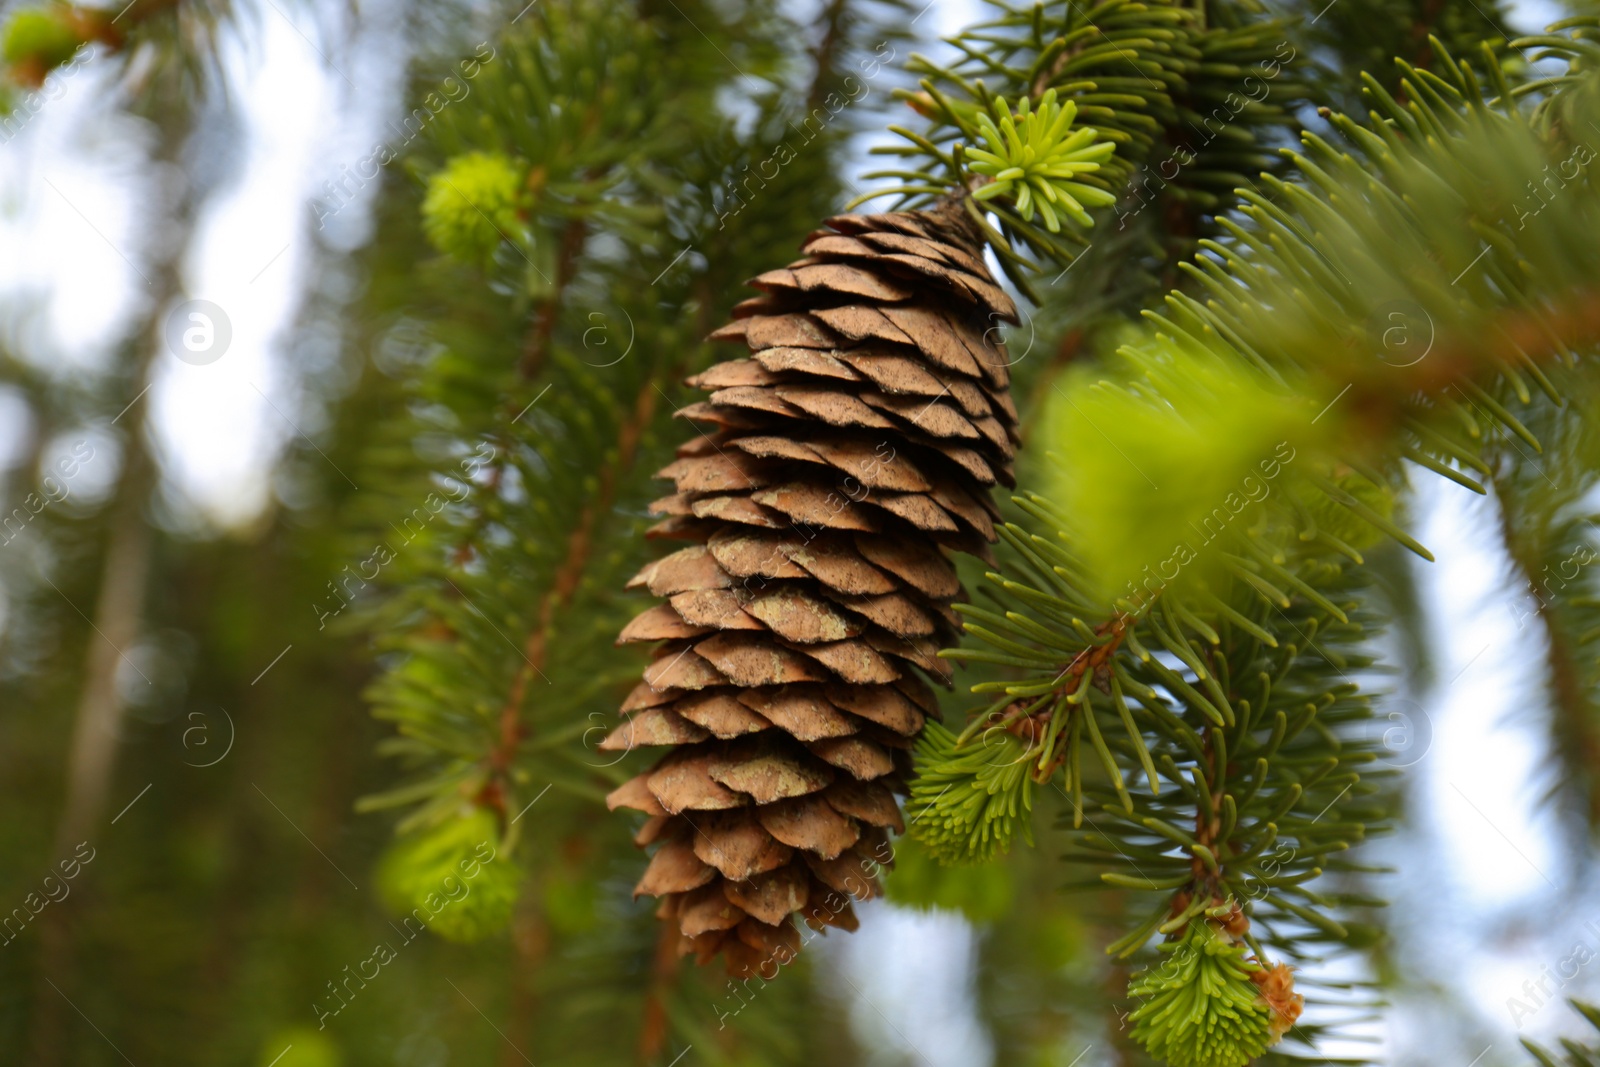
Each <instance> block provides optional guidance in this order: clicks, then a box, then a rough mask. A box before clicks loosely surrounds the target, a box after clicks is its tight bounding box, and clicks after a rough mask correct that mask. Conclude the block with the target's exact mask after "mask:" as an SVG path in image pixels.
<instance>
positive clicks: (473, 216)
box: [422, 152, 526, 264]
mask: <svg viewBox="0 0 1600 1067" xmlns="http://www.w3.org/2000/svg"><path fill="white" fill-rule="evenodd" d="M525 177H526V174H525V171H524V170H523V169H522V168H520V167H518V166H517V164H516V163H514V162H513V161H512V160H510V159H508V158H506V157H505V156H503V155H500V154H499V153H495V152H469V153H467V154H466V155H460V156H456V157H455V158H453V159H451V160H450V162H448V163H446V164H445V166H444V168H443V169H442V170H440V171H438V172H437V173H435V174H434V175H433V176H432V177H430V178H429V179H428V193H427V196H426V197H424V199H423V201H422V228H423V230H424V231H425V232H426V233H427V235H428V240H430V241H432V242H433V245H434V247H435V248H437V249H438V250H439V251H441V252H443V253H445V254H446V255H449V256H454V257H455V258H457V259H459V260H462V261H463V262H466V263H473V264H482V263H484V262H486V261H487V260H488V259H489V257H490V256H491V255H493V254H494V250H495V249H496V248H498V247H499V245H500V242H501V241H503V240H510V239H511V235H512V234H514V233H515V232H517V230H519V229H520V228H521V223H520V220H519V218H518V212H519V210H520V209H521V207H522V200H523V185H524V180H525Z"/></svg>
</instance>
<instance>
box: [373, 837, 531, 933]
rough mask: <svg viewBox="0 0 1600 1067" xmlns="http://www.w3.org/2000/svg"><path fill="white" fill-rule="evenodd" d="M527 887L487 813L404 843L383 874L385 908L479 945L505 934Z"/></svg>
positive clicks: (385, 861) (399, 844)
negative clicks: (411, 916)
mask: <svg viewBox="0 0 1600 1067" xmlns="http://www.w3.org/2000/svg"><path fill="white" fill-rule="evenodd" d="M521 881H522V872H521V870H520V869H519V868H518V867H517V866H516V864H514V863H512V862H511V860H510V859H509V857H507V856H506V855H505V854H504V853H503V851H502V850H501V848H500V832H499V825H498V823H497V821H496V819H495V816H494V814H493V813H492V812H490V811H488V810H486V809H484V808H475V809H473V811H472V812H471V813H470V814H468V815H465V816H463V817H461V818H457V819H452V820H450V821H449V822H446V823H443V824H441V825H439V826H436V827H433V828H431V829H428V830H425V831H423V832H421V833H419V834H416V835H414V836H412V837H409V838H404V839H402V840H401V841H399V842H397V843H396V844H395V845H394V847H393V848H391V849H390V850H389V853H388V855H386V856H385V857H384V858H383V860H382V862H381V864H380V865H379V868H378V891H379V893H380V894H381V895H382V896H383V899H384V902H385V903H386V904H387V905H388V906H389V907H390V908H391V909H392V910H393V911H395V912H396V913H397V914H406V915H415V916H416V917H417V918H418V919H419V921H423V920H425V923H426V925H427V927H428V929H430V930H432V931H433V932H434V933H436V934H438V935H439V936H440V937H442V938H444V939H446V940H447V941H478V940H481V939H483V938H484V937H487V936H488V935H490V934H493V933H496V932H498V931H500V930H503V929H505V927H506V925H507V924H508V923H509V922H510V921H511V909H512V908H513V907H514V906H515V904H516V902H517V894H518V890H519V888H520V886H521Z"/></svg>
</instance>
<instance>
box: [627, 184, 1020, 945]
mask: <svg viewBox="0 0 1600 1067" xmlns="http://www.w3.org/2000/svg"><path fill="white" fill-rule="evenodd" d="M827 226H828V228H827V229H826V230H821V231H818V232H815V233H813V234H812V235H811V236H810V237H808V238H807V239H806V241H805V242H804V243H803V244H802V246H801V250H802V258H800V259H798V260H796V261H795V262H793V263H790V264H789V265H788V266H787V267H784V268H782V269H779V270H774V271H769V272H767V273H766V274H763V275H761V276H760V277H758V278H756V279H754V281H753V282H752V284H753V285H754V286H755V287H756V288H758V289H760V290H762V295H760V296H757V297H754V298H752V299H750V300H746V301H744V302H743V303H741V304H739V305H738V306H737V307H735V308H734V310H733V316H734V317H733V321H732V322H731V323H729V324H728V325H726V326H724V327H722V328H721V329H719V330H717V331H715V332H714V333H713V334H712V335H711V338H712V339H713V340H721V341H728V342H739V343H742V344H743V345H744V346H745V347H746V348H747V349H748V350H749V351H748V353H747V355H745V356H744V357H743V358H738V359H732V360H729V361H727V362H723V363H719V364H717V365H715V366H713V367H712V368H710V369H709V370H707V371H705V372H704V373H702V374H700V375H697V376H696V377H694V378H691V379H689V384H690V385H691V386H694V387H696V388H699V389H703V390H706V391H708V392H709V393H710V395H709V397H707V398H706V399H705V400H704V401H701V402H699V403H695V404H693V405H691V406H689V407H687V408H684V409H683V410H682V411H681V412H680V413H679V414H680V415H682V416H683V417H684V418H685V419H687V420H689V421H691V422H692V423H693V425H694V427H695V429H696V431H697V432H696V433H694V434H693V435H692V436H691V437H690V438H689V440H688V442H687V443H685V444H684V445H683V446H681V447H680V448H679V449H678V450H677V459H676V461H675V462H673V463H672V464H670V465H669V466H667V467H666V468H665V469H664V470H662V471H661V472H660V473H659V475H658V476H659V477H661V478H663V479H667V480H670V481H671V482H673V483H674V487H675V490H676V491H675V492H674V493H672V494H671V495H669V496H666V497H663V498H662V499H660V500H658V501H656V502H655V504H653V505H652V507H651V510H652V512H653V513H654V514H657V515H661V516H663V519H662V521H661V522H659V523H657V524H656V525H655V526H654V527H652V528H651V531H650V535H651V536H652V537H657V538H664V539H672V540H682V541H687V542H690V544H689V545H688V547H685V548H682V549H680V550H679V551H676V552H674V553H672V554H670V555H668V556H666V557H664V558H662V559H659V560H657V561H655V562H654V563H651V564H649V565H648V566H646V567H645V568H644V569H643V570H642V571H641V572H640V573H639V574H638V575H637V576H636V577H635V578H634V579H633V581H632V582H631V583H630V584H629V587H630V588H636V587H644V588H647V589H649V591H650V592H651V593H653V594H655V595H656V596H658V597H661V598H663V599H662V602H661V603H658V604H657V605H655V606H654V607H651V608H650V609H648V610H647V611H645V612H644V613H643V614H641V615H639V616H638V617H637V618H635V619H634V620H633V621H632V622H631V623H629V624H628V626H627V627H626V628H625V629H624V630H623V632H622V635H621V637H620V638H619V643H629V642H645V643H657V648H656V649H655V652H654V659H653V661H652V662H651V664H650V666H649V667H648V668H647V669H646V670H645V672H644V681H643V682H641V683H640V684H639V686H638V687H637V688H635V689H634V691H633V692H632V693H631V694H630V695H629V696H628V698H627V699H626V700H625V701H624V704H623V707H622V713H623V722H622V724H621V725H619V726H618V727H617V728H615V729H614V730H613V731H612V732H611V733H610V734H609V735H608V736H607V738H606V739H605V741H604V742H603V744H602V747H604V748H607V749H610V750H617V751H625V750H630V749H633V748H635V747H645V746H666V747H667V748H668V749H669V751H667V752H666V754H665V755H663V756H662V757H661V758H660V760H659V761H658V762H657V763H656V764H655V765H654V766H653V767H652V768H651V769H650V770H649V771H647V772H645V773H644V774H642V775H640V776H638V777H636V778H634V779H632V780H631V781H629V782H627V783H625V784H624V785H622V786H621V787H620V788H618V789H617V790H615V791H614V792H613V793H612V794H611V795H610V796H609V797H608V798H607V803H608V805H609V806H610V807H611V808H613V809H616V808H630V809H634V810H638V811H642V812H644V813H646V815H648V816H649V818H648V819H647V820H646V822H645V823H644V825H643V827H642V828H641V829H640V831H639V832H638V834H637V835H636V837H635V840H636V842H637V843H638V844H639V845H640V846H641V847H647V848H651V849H652V854H651V858H650V861H649V865H648V867H647V868H646V870H645V873H644V876H643V878H642V879H641V880H640V882H639V884H638V886H637V887H636V889H635V891H634V892H635V895H636V896H637V895H646V894H648V895H651V896H655V897H658V898H660V900H661V903H660V906H659V908H658V912H657V914H658V915H659V916H660V917H661V918H662V919H663V920H665V921H667V922H671V923H673V924H674V925H675V926H676V928H677V932H678V936H679V938H680V946H679V947H680V950H681V951H682V952H683V953H684V954H686V955H688V954H692V955H695V956H696V957H697V958H698V959H699V961H700V962H701V963H706V962H709V961H710V960H711V959H713V958H714V957H715V956H717V955H718V954H719V953H720V954H721V955H722V956H723V957H724V958H725V960H726V963H727V966H728V969H729V971H730V972H732V973H733V974H735V975H745V976H748V975H751V974H756V973H761V972H762V971H766V972H768V973H767V977H771V973H772V971H773V967H772V966H771V965H769V961H776V962H777V963H785V962H787V961H788V960H789V959H790V958H792V957H793V955H794V953H796V952H797V951H798V949H799V946H800V934H799V929H798V927H796V926H795V924H794V916H795V915H796V914H798V915H799V916H800V917H801V918H802V919H803V920H804V921H806V922H807V923H808V924H810V925H811V926H812V927H813V928H815V929H818V930H821V929H824V928H827V927H839V928H843V929H854V928H855V926H856V918H855V916H854V914H853V912H852V909H851V901H852V900H862V899H867V898H869V897H871V896H872V895H873V894H874V893H875V892H876V891H877V880H876V871H877V870H878V868H879V867H880V866H886V865H888V863H889V862H890V860H891V859H892V850H891V849H890V847H889V840H888V833H889V832H890V831H891V830H892V831H895V832H900V831H902V830H903V829H904V827H903V825H902V820H901V815H900V811H899V807H898V804H897V802H896V795H897V794H903V793H904V792H905V782H906V779H907V777H908V776H909V773H910V771H911V760H910V750H911V745H912V742H913V739H914V738H915V737H916V735H917V733H918V732H919V731H920V730H921V729H922V725H923V722H924V721H925V719H926V717H927V716H929V715H936V714H937V704H936V701H935V698H934V694H933V690H932V688H931V687H930V686H929V684H928V681H929V680H931V681H933V682H937V683H939V684H944V685H948V684H950V670H949V667H948V665H947V663H946V662H945V661H944V660H941V659H938V658H937V656H936V653H937V652H938V650H939V649H941V648H944V647H948V646H949V645H951V644H953V643H954V641H955V637H956V634H957V632H958V627H957V622H956V616H955V615H954V613H953V612H952V610H951V607H950V605H951V604H952V603H953V602H954V601H955V600H956V599H958V597H959V595H960V593H961V587H960V583H959V581H958V580H957V577H956V570H955V566H954V564H953V562H952V560H951V558H950V557H951V554H952V553H955V552H968V553H973V554H976V555H979V556H982V557H985V558H988V557H989V550H988V545H989V543H991V542H993V541H994V540H995V533H994V521H995V519H996V518H997V517H998V512H997V510H996V509H995V506H994V504H993V502H992V501H991V500H990V490H991V489H992V488H993V487H994V486H995V485H996V484H1003V485H1007V486H1010V485H1013V484H1014V479H1013V476H1012V457H1013V454H1014V448H1015V446H1016V443H1017V440H1018V438H1017V433H1016V408H1015V406H1014V405H1013V403H1012V401H1011V397H1010V394H1009V382H1010V377H1009V374H1008V370H1007V367H1008V364H1009V357H1008V356H1007V353H1006V351H1005V347H1004V345H1003V344H1001V343H999V342H998V341H997V340H996V333H997V332H998V331H996V330H995V329H994V327H995V326H997V325H999V323H1000V322H1001V321H1002V320H1004V321H1010V322H1016V321H1017V319H1016V308H1015V306H1014V305H1013V304H1012V302H1011V300H1010V299H1009V298H1008V297H1007V296H1006V294H1005V293H1004V292H1003V291H1002V290H1001V289H1000V288H999V287H998V286H997V285H995V283H994V280H993V278H992V277H991V276H990V274H989V272H988V270H987V268H986V267H985V266H984V263H983V245H982V241H981V238H980V236H979V234H978V232H977V229H976V227H975V226H974V225H973V224H972V222H971V221H970V220H969V219H968V218H967V216H966V214H965V212H964V209H963V208H962V206H961V205H960V203H959V202H956V201H945V202H942V203H941V204H940V205H939V206H938V207H937V208H935V209H933V210H930V211H919V212H891V213H886V214H878V215H846V216H840V217H837V218H833V219H829V220H828V221H827Z"/></svg>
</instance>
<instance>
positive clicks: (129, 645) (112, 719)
mask: <svg viewBox="0 0 1600 1067" xmlns="http://www.w3.org/2000/svg"><path fill="white" fill-rule="evenodd" d="M163 88H166V86H163ZM170 88H171V89H172V90H173V91H168V92H154V91H153V92H151V93H150V94H149V95H148V96H147V97H146V98H145V99H144V100H142V101H140V104H141V105H142V106H141V107H140V108H139V110H141V111H144V112H145V114H146V117H147V118H148V119H149V121H151V122H152V123H153V124H154V125H155V126H156V128H157V131H158V133H157V142H156V152H155V154H154V156H153V158H152V160H151V163H152V169H153V170H155V171H156V172H157V173H158V174H170V173H179V172H181V166H182V162H183V159H182V157H183V150H184V147H185V146H186V145H187V144H188V143H189V139H190V135H191V134H192V133H193V132H194V127H195V115H196V113H197V109H198V102H197V101H195V100H193V99H191V96H190V94H189V93H188V92H186V91H184V89H181V88H178V87H177V86H171V87H170ZM158 96H159V97H160V99H157V97H158ZM178 192H179V193H180V195H178V196H176V197H173V198H172V201H171V202H172V203H173V204H175V207H174V209H173V211H172V213H171V215H170V217H167V218H163V217H161V214H160V212H161V206H162V204H163V203H164V202H165V198H164V197H161V196H160V195H159V194H158V196H157V197H156V198H155V201H154V203H152V204H151V205H150V210H151V215H152V218H151V220H150V223H151V224H153V225H157V226H164V227H165V228H166V232H164V233H156V234H153V235H151V236H149V237H148V238H147V247H148V248H149V249H151V250H152V256H153V261H152V262H151V264H150V266H149V267H148V268H147V270H146V272H145V273H146V274H147V276H148V277H149V279H150V283H149V288H150V293H149V298H150V302H149V303H148V304H147V305H146V306H145V309H144V312H143V315H142V317H141V318H140V320H139V321H138V323H137V324H136V326H135V327H134V328H133V329H131V330H130V331H129V333H128V337H129V341H128V343H127V344H126V345H124V346H123V353H124V354H123V359H124V360H125V362H126V365H127V369H126V371H125V372H124V376H125V377H126V380H127V382H128V384H127V386H126V389H125V393H124V395H127V396H129V397H130V399H129V400H127V401H123V403H126V404H127V405H128V406H127V407H126V409H125V410H123V411H122V413H121V414H120V415H116V414H115V413H113V412H108V413H107V417H108V418H110V417H115V418H117V420H118V421H119V422H121V421H124V420H125V425H126V426H127V427H128V432H127V436H126V438H125V441H124V445H123V454H122V466H121V470H120V471H119V473H118V478H117V486H116V490H115V493H114V495H113V497H112V501H111V504H110V506H108V507H107V508H106V509H104V510H103V511H102V512H101V513H100V514H99V515H98V516H96V517H95V518H96V520H98V521H100V522H102V523H103V524H104V532H103V537H104V539H105V545H106V548H105V552H104V554H103V556H102V564H101V575H100V588H99V594H98V596H97V597H96V601H95V608H94V616H93V618H92V619H91V620H90V621H89V627H90V629H89V632H88V635H87V641H86V642H85V645H84V664H83V671H82V689H81V690H80V692H79V697H78V701H77V713H76V716H75V719H74V722H73V728H72V745H71V747H70V749H69V750H68V754H67V766H66V790H65V796H64V798H63V803H62V812H61V817H60V821H59V822H58V823H57V827H56V843H55V847H54V854H53V856H52V857H51V861H52V862H53V860H54V859H55V858H58V857H60V856H66V855H70V854H71V851H72V849H73V848H74V847H75V846H76V845H77V844H78V843H79V842H80V841H89V842H90V843H91V844H94V843H95V838H96V834H97V832H98V830H99V829H100V821H101V819H102V818H103V817H104V815H105V811H106V797H107V795H108V793H109V791H110V788H111V783H112V781H113V779H114V776H115V774H116V764H117V745H118V742H119V740H120V739H121V733H122V722H123V713H124V711H125V710H126V701H125V699H124V696H123V693H122V690H121V687H120V685H119V681H118V673H119V666H120V664H121V663H122V661H123V659H124V658H125V657H126V656H128V655H129V654H130V652H131V651H132V650H133V648H134V647H135V645H136V644H137V642H138V640H139V634H140V631H141V627H142V620H143V616H144V612H145V596H146V593H147V591H148V589H149V586H150V579H151V553H152V549H153V547H154V542H155V537H156V533H155V531H153V530H152V529H151V527H150V524H149V520H148V518H147V516H146V514H145V508H146V504H147V502H148V501H149V498H150V493H151V490H152V489H153V488H154V487H155V485H156V483H157V481H158V478H159V472H158V470H157V469H156V463H155V459H154V457H153V456H151V454H150V446H149V443H148V439H147V435H146V431H145V425H144V416H145V414H146V412H147V410H148V403H147V401H146V399H145V394H144V392H143V390H145V388H146V387H147V386H148V385H149V384H150V382H151V379H152V376H153V374H154V370H155V364H156V361H157V359H158V358H159V357H160V354H161V352H162V350H163V349H164V347H165V344H166V342H165V339H164V333H163V325H164V319H165V317H166V314H167V312H168V310H169V309H170V308H171V307H172V306H173V304H174V303H176V302H177V301H178V300H179V299H181V297H182V295H183V291H184V289H183V278H182V263H183V257H184V255H185V254H186V253H187V252H188V250H189V246H190V243H191V239H192V236H193V229H194V220H195V218H196V216H197V215H198V205H197V204H196V203H194V198H193V196H192V195H191V194H190V191H189V190H187V189H183V190H178ZM119 407H120V405H119ZM73 899H74V900H75V899H76V898H73ZM76 912H77V907H76V905H75V904H72V903H68V902H63V903H62V904H61V905H59V906H56V907H53V908H50V909H48V910H47V911H46V912H45V913H44V914H43V915H42V916H41V918H40V930H39V935H40V948H39V966H38V972H37V973H38V980H37V981H36V983H35V992H34V1012H33V1014H32V1019H31V1025H32V1032H31V1035H30V1041H29V1045H30V1048H31V1050H32V1056H31V1058H30V1060H29V1062H30V1063H32V1064H35V1065H37V1067H55V1065H57V1064H61V1063H64V1062H65V1061H66V1056H65V1052H66V1046H65V1044H64V1041H63V1030H62V1024H63V1022H64V1021H65V1020H66V1019H67V1017H68V1012H69V1011H70V1009H71V1007H72V1006H71V1005H70V1004H69V1003H68V1002H67V997H68V996H69V995H70V994H69V993H68V992H66V991H65V987H67V986H69V985H70V972H71V970H72V946H73V918H74V916H75V914H76Z"/></svg>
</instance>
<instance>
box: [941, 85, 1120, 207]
mask: <svg viewBox="0 0 1600 1067" xmlns="http://www.w3.org/2000/svg"><path fill="white" fill-rule="evenodd" d="M991 110H992V112H993V114H992V115H991V114H990V113H989V112H981V113H979V115H978V132H979V133H980V134H982V135H983V139H984V140H985V141H987V142H988V144H989V149H988V150H987V151H985V150H984V149H981V148H972V147H968V148H967V149H966V156H967V158H968V159H969V160H971V161H972V163H971V169H972V170H974V171H976V172H977V173H979V174H983V175H987V176H988V177H990V178H993V179H994V180H993V181H992V182H990V183H989V184H987V185H985V186H983V187H982V188H980V189H977V190H976V191H974V192H973V194H972V196H973V199H975V200H992V199H994V198H995V197H997V196H1005V197H1010V198H1011V199H1012V200H1014V201H1015V203H1016V208H1017V214H1019V215H1021V216H1022V217H1023V218H1024V219H1026V220H1027V221H1029V222H1032V221H1033V213H1034V209H1035V207H1037V208H1038V211H1039V214H1041V215H1043V216H1044V224H1045V227H1046V228H1047V229H1048V230H1049V231H1050V232H1051V233H1060V232H1061V220H1060V219H1059V218H1057V216H1056V210H1057V209H1058V208H1059V209H1060V211H1061V212H1062V213H1063V214H1065V215H1066V216H1067V217H1068V218H1070V219H1071V220H1072V221H1073V222H1076V223H1077V224H1078V225H1079V226H1093V225H1094V219H1092V218H1090V217H1089V213H1088V212H1087V211H1085V210H1084V208H1085V206H1087V207H1109V206H1110V205H1112V204H1114V203H1116V201H1117V198H1116V197H1115V196H1113V195H1112V194H1110V193H1108V192H1106V191H1105V190H1104V189H1096V188H1095V187H1094V186H1092V185H1085V184H1083V183H1082V182H1079V181H1074V180H1073V179H1074V178H1076V177H1077V176H1078V175H1080V174H1090V173H1093V172H1094V171H1097V170H1099V169H1100V164H1101V163H1102V162H1103V161H1104V160H1107V159H1109V158H1111V154H1112V152H1113V151H1115V149H1116V146H1115V145H1114V144H1112V143H1111V142H1110V141H1099V140H1098V138H1099V136H1100V133H1099V131H1098V130H1096V129H1095V128H1094V127H1093V126H1084V127H1081V128H1080V129H1076V130H1072V120H1073V119H1075V118H1076V117H1077V115H1078V105H1077V104H1076V103H1074V102H1073V101H1071V100H1068V101H1067V102H1066V104H1065V105H1062V104H1058V103H1057V102H1056V91H1055V90H1054V89H1048V90H1046V91H1045V94H1044V95H1043V96H1042V97H1040V98H1039V107H1038V110H1034V109H1033V103H1032V101H1031V100H1030V99H1029V98H1028V97H1026V96H1024V97H1023V98H1022V100H1021V101H1020V102H1019V104H1018V105H1017V110H1016V111H1015V112H1013V111H1012V110H1011V106H1010V105H1009V104H1007V103H1006V101H1005V98H1004V97H996V98H995V99H994V101H993V103H992V104H991ZM1019 125H1020V126H1021V127H1022V129H1021V131H1020V133H1019V131H1018V129H1017V127H1018V126H1019ZM1069 130H1071V133H1070V134H1069V133H1068V131H1069Z"/></svg>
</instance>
